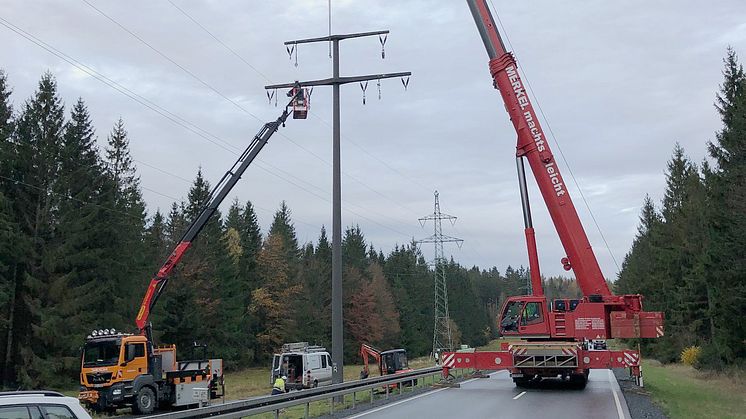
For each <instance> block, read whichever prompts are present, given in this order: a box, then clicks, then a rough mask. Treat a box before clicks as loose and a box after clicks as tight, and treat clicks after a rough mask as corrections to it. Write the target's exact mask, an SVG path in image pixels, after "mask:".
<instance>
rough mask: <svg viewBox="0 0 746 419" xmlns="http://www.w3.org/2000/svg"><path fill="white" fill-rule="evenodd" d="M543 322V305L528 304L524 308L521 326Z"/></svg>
mask: <svg viewBox="0 0 746 419" xmlns="http://www.w3.org/2000/svg"><path fill="white" fill-rule="evenodd" d="M541 321H542V318H541V305H540V304H539V303H526V305H525V306H523V315H522V316H521V326H528V325H532V324H539V323H541Z"/></svg>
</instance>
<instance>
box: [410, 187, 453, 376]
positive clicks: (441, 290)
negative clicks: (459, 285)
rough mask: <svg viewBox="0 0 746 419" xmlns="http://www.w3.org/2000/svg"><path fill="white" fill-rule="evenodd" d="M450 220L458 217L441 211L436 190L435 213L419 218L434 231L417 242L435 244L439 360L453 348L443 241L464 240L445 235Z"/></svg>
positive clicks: (435, 331)
mask: <svg viewBox="0 0 746 419" xmlns="http://www.w3.org/2000/svg"><path fill="white" fill-rule="evenodd" d="M443 220H448V221H450V222H451V225H453V224H455V223H456V217H454V216H453V215H448V214H443V213H442V212H440V200H439V197H438V191H435V209H434V210H433V213H432V214H430V215H427V216H425V217H422V218H420V219H419V221H420V224H421V225H422V226H423V227H424V226H425V222H427V221H432V222H433V227H434V230H435V231H434V233H433V235H432V236H430V237H426V238H424V239H422V240H418V241H417V243H433V244H434V245H435V259H434V260H433V265H434V272H435V307H434V308H435V326H434V327H433V356H434V357H435V360H436V362H437V361H439V358H438V354H439V353H442V352H444V351H452V350H453V339H452V338H451V320H450V317H449V315H448V287H447V283H446V263H448V261H447V260H446V258H445V254H444V252H443V243H456V244H458V245H459V246H461V243H463V242H464V241H463V240H461V239H457V238H455V237H450V236H444V235H443V226H442V221H443Z"/></svg>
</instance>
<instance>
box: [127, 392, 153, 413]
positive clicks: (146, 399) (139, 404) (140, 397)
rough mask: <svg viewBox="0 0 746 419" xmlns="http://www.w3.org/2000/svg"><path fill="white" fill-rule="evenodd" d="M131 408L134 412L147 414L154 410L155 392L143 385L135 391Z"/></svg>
mask: <svg viewBox="0 0 746 419" xmlns="http://www.w3.org/2000/svg"><path fill="white" fill-rule="evenodd" d="M132 410H133V412H134V413H136V414H141V415H149V414H151V413H153V410H155V393H153V389H151V388H150V387H143V388H141V389H140V391H138V392H137V395H136V396H135V402H134V404H133V405H132Z"/></svg>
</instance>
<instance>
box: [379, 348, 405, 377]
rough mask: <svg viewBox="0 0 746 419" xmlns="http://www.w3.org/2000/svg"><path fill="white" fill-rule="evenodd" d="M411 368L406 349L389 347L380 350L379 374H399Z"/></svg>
mask: <svg viewBox="0 0 746 419" xmlns="http://www.w3.org/2000/svg"><path fill="white" fill-rule="evenodd" d="M411 370H412V369H411V368H409V361H408V360H407V350H406V349H391V350H389V351H383V352H381V375H389V374H401V373H403V372H408V371H411Z"/></svg>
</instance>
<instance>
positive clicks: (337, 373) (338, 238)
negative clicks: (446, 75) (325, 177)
mask: <svg viewBox="0 0 746 419" xmlns="http://www.w3.org/2000/svg"><path fill="white" fill-rule="evenodd" d="M388 33H389V31H387V30H386V31H374V32H360V33H349V34H340V35H329V36H322V37H319V38H308V39H298V40H294V41H287V42H285V45H286V46H287V47H288V51H291V50H290V49H289V48H290V46H292V47H293V50H295V51H296V54H297V46H298V45H299V44H310V43H316V42H331V44H332V63H333V72H332V77H331V78H328V79H321V80H308V81H295V82H292V83H284V84H275V85H270V86H264V88H265V89H267V90H270V89H284V88H292V87H293V86H297V85H298V84H300V87H312V86H332V88H333V89H332V92H333V93H332V96H333V122H332V131H333V152H332V154H333V169H332V178H333V180H332V371H333V373H332V382H333V383H341V382H343V381H344V375H343V372H344V371H343V368H344V365H343V359H344V346H343V345H344V343H343V339H342V337H343V327H344V325H343V321H342V181H341V172H342V169H341V165H340V129H339V87H340V86H341V85H343V84H348V83H362V82H367V81H369V80H381V79H388V78H392V77H408V76H410V75H411V74H412V73H411V72H408V71H407V72H402V73H384V74H370V75H365V76H351V77H340V75H339V41H342V40H345V39H350V38H361V37H366V36H379V38H380V37H381V36H382V35H387V34H388ZM380 39H381V46H382V47H383V44H384V42H385V38H380ZM382 56H383V54H382ZM296 59H297V55H296Z"/></svg>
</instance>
